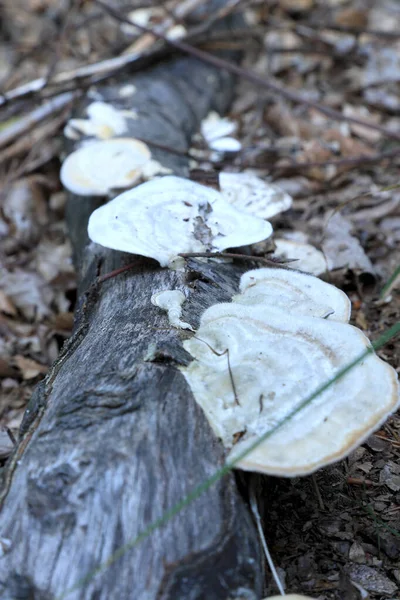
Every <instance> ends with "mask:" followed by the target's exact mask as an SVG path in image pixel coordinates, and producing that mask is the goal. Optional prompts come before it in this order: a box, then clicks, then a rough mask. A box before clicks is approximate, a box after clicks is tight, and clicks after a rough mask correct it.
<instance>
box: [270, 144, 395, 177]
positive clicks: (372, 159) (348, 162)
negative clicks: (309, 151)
mask: <svg viewBox="0 0 400 600" xmlns="http://www.w3.org/2000/svg"><path fill="white" fill-rule="evenodd" d="M399 155H400V148H394V149H393V150H387V151H385V152H378V153H376V154H372V155H370V156H367V155H359V156H347V157H344V158H336V159H335V158H332V159H329V160H323V161H317V160H315V161H310V162H293V163H289V164H286V165H277V164H276V163H275V165H274V166H275V167H276V168H277V169H278V170H279V172H281V171H284V172H285V173H286V172H287V171H289V172H292V171H298V170H302V169H311V168H314V167H321V168H323V167H327V166H329V165H333V166H336V167H345V166H349V167H350V166H354V165H362V164H374V163H379V162H382V161H383V160H386V159H388V158H396V157H397V156H399Z"/></svg>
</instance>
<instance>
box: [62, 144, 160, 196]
mask: <svg viewBox="0 0 400 600" xmlns="http://www.w3.org/2000/svg"><path fill="white" fill-rule="evenodd" d="M170 172H171V171H170V170H169V169H166V168H164V167H163V166H162V165H160V164H159V163H158V162H156V161H153V160H151V152H150V149H149V148H148V146H147V145H146V144H144V143H143V142H140V141H139V140H136V139H134V138H112V139H109V140H101V141H92V142H88V143H86V144H85V145H84V146H82V147H81V148H79V149H78V150H76V151H75V152H72V153H71V154H70V155H69V156H68V157H67V158H66V159H65V161H64V163H63V165H62V167H61V173H60V178H61V182H62V184H63V185H64V187H66V188H67V190H69V191H70V192H73V193H74V194H79V195H81V196H106V195H107V194H108V193H109V192H110V191H111V190H112V189H118V188H127V187H131V186H132V185H134V184H136V183H138V182H139V181H140V179H141V178H144V179H146V178H148V177H153V176H154V175H156V174H159V173H170Z"/></svg>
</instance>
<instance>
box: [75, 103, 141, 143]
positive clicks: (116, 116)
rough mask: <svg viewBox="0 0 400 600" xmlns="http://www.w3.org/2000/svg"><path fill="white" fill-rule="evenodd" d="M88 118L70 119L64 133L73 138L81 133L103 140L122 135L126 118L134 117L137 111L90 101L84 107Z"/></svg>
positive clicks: (125, 128)
mask: <svg viewBox="0 0 400 600" xmlns="http://www.w3.org/2000/svg"><path fill="white" fill-rule="evenodd" d="M86 113H87V116H88V119H70V120H69V121H68V123H67V126H66V127H65V129H64V135H65V136H66V137H68V138H71V139H73V140H76V139H79V138H80V136H81V135H85V136H88V137H96V138H98V139H101V140H105V139H108V138H111V137H115V136H118V135H122V134H123V133H125V132H126V131H127V129H128V126H127V123H126V119H127V118H131V119H136V118H137V113H136V112H135V111H132V110H131V111H129V110H119V109H117V108H115V107H114V106H112V105H111V104H108V103H107V102H101V101H98V102H92V103H91V104H89V106H88V107H87V108H86Z"/></svg>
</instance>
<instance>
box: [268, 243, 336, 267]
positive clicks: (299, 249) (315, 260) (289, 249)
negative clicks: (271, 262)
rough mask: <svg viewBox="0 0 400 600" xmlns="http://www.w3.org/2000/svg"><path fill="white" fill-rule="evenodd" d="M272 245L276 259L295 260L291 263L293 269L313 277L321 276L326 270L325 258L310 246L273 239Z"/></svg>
mask: <svg viewBox="0 0 400 600" xmlns="http://www.w3.org/2000/svg"><path fill="white" fill-rule="evenodd" d="M274 243H275V246H276V251H275V255H276V256H277V258H295V259H296V262H294V263H293V267H294V268H295V269H299V270H300V271H305V272H306V273H312V274H313V275H321V273H325V272H326V271H327V270H328V265H327V263H326V259H325V256H324V255H323V253H322V252H321V251H320V250H317V248H314V246H311V244H304V243H301V242H295V241H292V240H284V239H274Z"/></svg>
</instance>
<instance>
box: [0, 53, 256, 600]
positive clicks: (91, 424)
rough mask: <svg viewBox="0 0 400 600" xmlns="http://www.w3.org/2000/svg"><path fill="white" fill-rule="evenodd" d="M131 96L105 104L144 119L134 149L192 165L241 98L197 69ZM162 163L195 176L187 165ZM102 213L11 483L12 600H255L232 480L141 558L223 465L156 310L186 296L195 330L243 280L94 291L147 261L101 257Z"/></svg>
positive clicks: (150, 269)
mask: <svg viewBox="0 0 400 600" xmlns="http://www.w3.org/2000/svg"><path fill="white" fill-rule="evenodd" d="M126 83H127V80H126V77H125V80H124V81H123V82H120V83H117V84H113V85H110V86H107V87H104V88H100V89H99V90H98V93H99V95H100V96H101V98H103V99H104V100H106V101H108V102H112V103H113V104H114V105H115V106H117V107H122V106H123V107H124V108H127V107H129V108H133V109H135V110H137V112H138V114H139V118H138V119H137V120H130V126H131V130H130V134H131V135H132V136H137V137H140V138H144V139H147V140H150V141H153V142H158V143H160V144H163V145H164V146H169V147H171V148H173V149H175V150H182V151H186V150H187V149H188V145H189V142H190V137H191V135H192V134H193V133H194V132H195V131H196V130H197V129H198V126H199V122H200V120H201V119H202V118H203V117H204V116H205V115H206V114H207V112H208V111H209V110H210V109H217V110H220V111H223V110H224V109H225V108H226V107H227V104H228V102H229V101H230V98H231V94H232V80H231V78H230V77H229V76H228V75H226V74H225V73H222V72H219V71H217V70H215V69H213V68H211V67H209V66H206V65H204V64H202V63H200V62H197V61H196V60H194V59H189V58H186V59H176V60H174V61H172V62H169V63H167V64H165V65H161V66H159V67H157V68H154V69H152V70H150V71H149V72H147V73H145V74H140V75H137V76H135V77H131V78H129V83H133V84H134V85H135V86H136V89H137V91H136V93H135V94H134V95H133V96H132V97H131V98H130V99H129V100H127V99H125V100H124V99H123V98H121V96H120V95H119V94H118V91H119V88H120V85H122V84H126ZM153 154H154V156H155V158H156V159H157V160H160V161H161V162H162V163H163V164H164V165H166V166H168V167H170V168H171V169H172V170H173V171H174V173H175V174H178V175H187V173H188V162H187V159H186V158H184V157H182V156H179V155H177V154H173V153H171V152H166V151H162V152H161V151H156V150H154V152H153ZM97 205H98V200H95V199H92V198H89V199H88V198H78V197H70V199H69V204H68V223H69V228H70V234H71V239H72V242H73V246H74V252H75V259H76V264H77V269H78V273H79V281H80V283H79V302H78V305H79V308H78V310H77V314H76V324H75V330H74V334H73V336H72V338H71V339H70V340H69V342H68V343H67V345H66V346H65V348H64V349H63V351H62V353H61V356H60V358H59V359H58V360H57V362H56V364H55V365H54V366H53V367H52V370H51V372H50V373H49V375H48V376H47V378H46V380H45V381H44V382H43V383H42V384H41V385H40V386H39V387H38V388H37V389H36V392H35V394H34V397H33V398H32V400H31V402H30V405H29V409H28V411H27V414H26V417H25V420H24V423H23V426H22V431H21V435H20V440H19V445H18V448H17V450H16V452H15V454H14V456H13V457H12V459H11V460H10V462H9V464H8V468H7V471H6V475H5V478H4V487H3V492H2V511H1V513H0V529H1V532H0V535H1V539H2V544H3V550H4V551H3V556H2V557H1V558H0V597H1V598H2V599H4V600H6V599H9V600H11V599H13V600H14V599H15V598H21V599H22V598H26V599H28V598H30V599H36V600H38V599H40V600H44V599H48V600H50V599H55V598H64V597H65V598H68V599H71V600H77V599H79V600H83V599H85V600H89V599H91V600H94V599H95V598H96V600H117V599H118V600H128V599H132V600H155V599H163V600H167V599H168V600H192V599H193V600H194V599H207V600H214V599H215V600H217V599H218V600H219V599H224V600H228V598H229V599H231V600H233V599H239V598H241V599H246V600H257V599H259V598H260V596H261V594H262V567H261V558H260V556H261V554H260V548H259V544H258V540H257V535H256V531H255V528H254V525H253V522H252V519H251V517H250V514H249V511H248V508H247V506H246V504H245V502H244V501H243V499H242V497H241V495H240V494H239V492H238V489H237V486H236V482H235V477H234V475H232V474H230V475H228V476H226V477H224V479H223V480H221V481H219V482H218V483H216V484H215V485H214V486H213V487H212V488H210V489H209V490H208V491H207V492H206V493H204V494H203V495H202V496H200V497H199V498H198V499H197V500H195V501H194V502H193V503H192V504H190V505H189V506H188V507H186V508H185V509H183V510H182V511H181V512H180V513H179V515H178V516H176V517H175V518H173V519H171V520H170V521H169V522H168V523H167V524H166V525H165V526H163V527H161V528H159V529H157V530H155V531H153V532H152V533H151V535H149V536H148V537H146V538H145V539H143V540H141V542H140V543H138V544H137V545H135V547H130V546H129V542H130V541H131V540H133V539H134V538H136V536H137V535H138V534H140V533H141V532H142V531H143V530H144V529H145V528H146V526H148V525H149V524H150V523H152V522H154V521H155V520H156V519H157V518H159V517H161V515H163V513H164V512H165V511H166V510H168V509H169V508H171V507H172V506H173V505H174V504H175V503H177V502H179V501H180V500H181V499H182V498H184V497H185V496H186V495H187V494H188V493H189V492H191V491H192V490H193V489H194V488H195V487H196V486H197V485H199V484H200V483H201V482H202V481H203V480H204V479H206V478H207V477H208V476H210V475H211V474H212V473H213V472H214V471H215V470H216V469H217V468H218V467H220V466H221V465H222V464H223V460H224V452H223V448H222V445H221V444H220V443H219V441H218V440H217V439H216V438H215V436H214V434H213V433H212V431H211V429H210V427H209V425H208V423H207V421H206V419H205V417H204V415H203V413H202V411H201V409H200V408H199V407H198V406H197V405H196V403H195V401H194V399H193V396H192V394H191V391H190V389H189V388H188V386H187V384H186V382H185V380H184V378H183V376H182V375H181V374H180V372H179V371H178V369H177V366H178V365H181V364H186V363H187V362H188V361H190V356H189V355H188V354H187V353H186V352H185V350H184V349H183V347H182V344H181V339H182V336H184V335H187V334H186V333H183V332H181V331H178V330H175V329H172V328H171V327H170V326H169V325H168V322H167V318H166V316H165V313H162V312H161V311H160V310H158V309H157V308H155V307H154V306H152V305H151V303H150V297H151V295H152V294H153V293H154V292H156V291H159V290H162V289H173V288H175V287H176V286H178V285H179V286H186V289H187V292H188V294H189V300H188V301H187V302H186V303H185V305H184V309H185V310H184V315H183V318H184V320H185V321H188V322H190V323H191V324H192V325H193V326H196V325H197V324H198V320H199V316H200V314H201V313H202V312H203V310H204V309H205V308H207V307H208V306H210V305H212V304H214V303H215V302H219V301H225V300H228V299H230V297H231V295H232V293H233V292H234V291H236V289H237V281H238V277H239V275H240V271H239V270H238V268H237V267H235V266H233V265H230V266H210V265H204V264H203V266H201V265H199V264H198V265H197V266H196V262H195V261H192V262H191V264H190V267H188V269H187V270H186V272H184V273H183V272H174V271H171V270H168V269H161V268H160V267H159V266H158V265H157V264H156V263H155V262H154V261H151V260H147V259H142V258H140V257H135V261H136V266H135V268H134V269H132V270H131V271H129V272H128V273H125V274H123V275H119V276H118V277H115V278H114V279H111V280H109V281H107V282H105V283H103V284H102V285H101V286H100V287H99V288H98V289H96V288H93V286H92V287H90V286H91V284H93V282H94V280H95V278H96V277H97V276H98V275H99V274H103V273H107V272H109V271H111V270H112V269H115V268H117V267H119V266H121V265H123V264H126V263H127V262H131V261H132V258H133V257H132V256H128V255H124V254H122V253H118V252H113V251H108V250H104V249H102V248H100V247H99V246H96V245H94V244H89V243H88V239H87V235H86V225H87V219H88V215H89V214H90V213H91V211H92V210H93V209H94V208H95V207H96V206H97ZM89 289H91V290H92V292H88V290H89ZM121 548H122V550H121V552H119V550H120V549H121ZM115 553H117V554H115ZM110 557H113V560H112V561H109V559H110ZM107 561H109V562H107ZM71 588H74V589H73V590H72V591H71ZM67 592H68V593H67Z"/></svg>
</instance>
